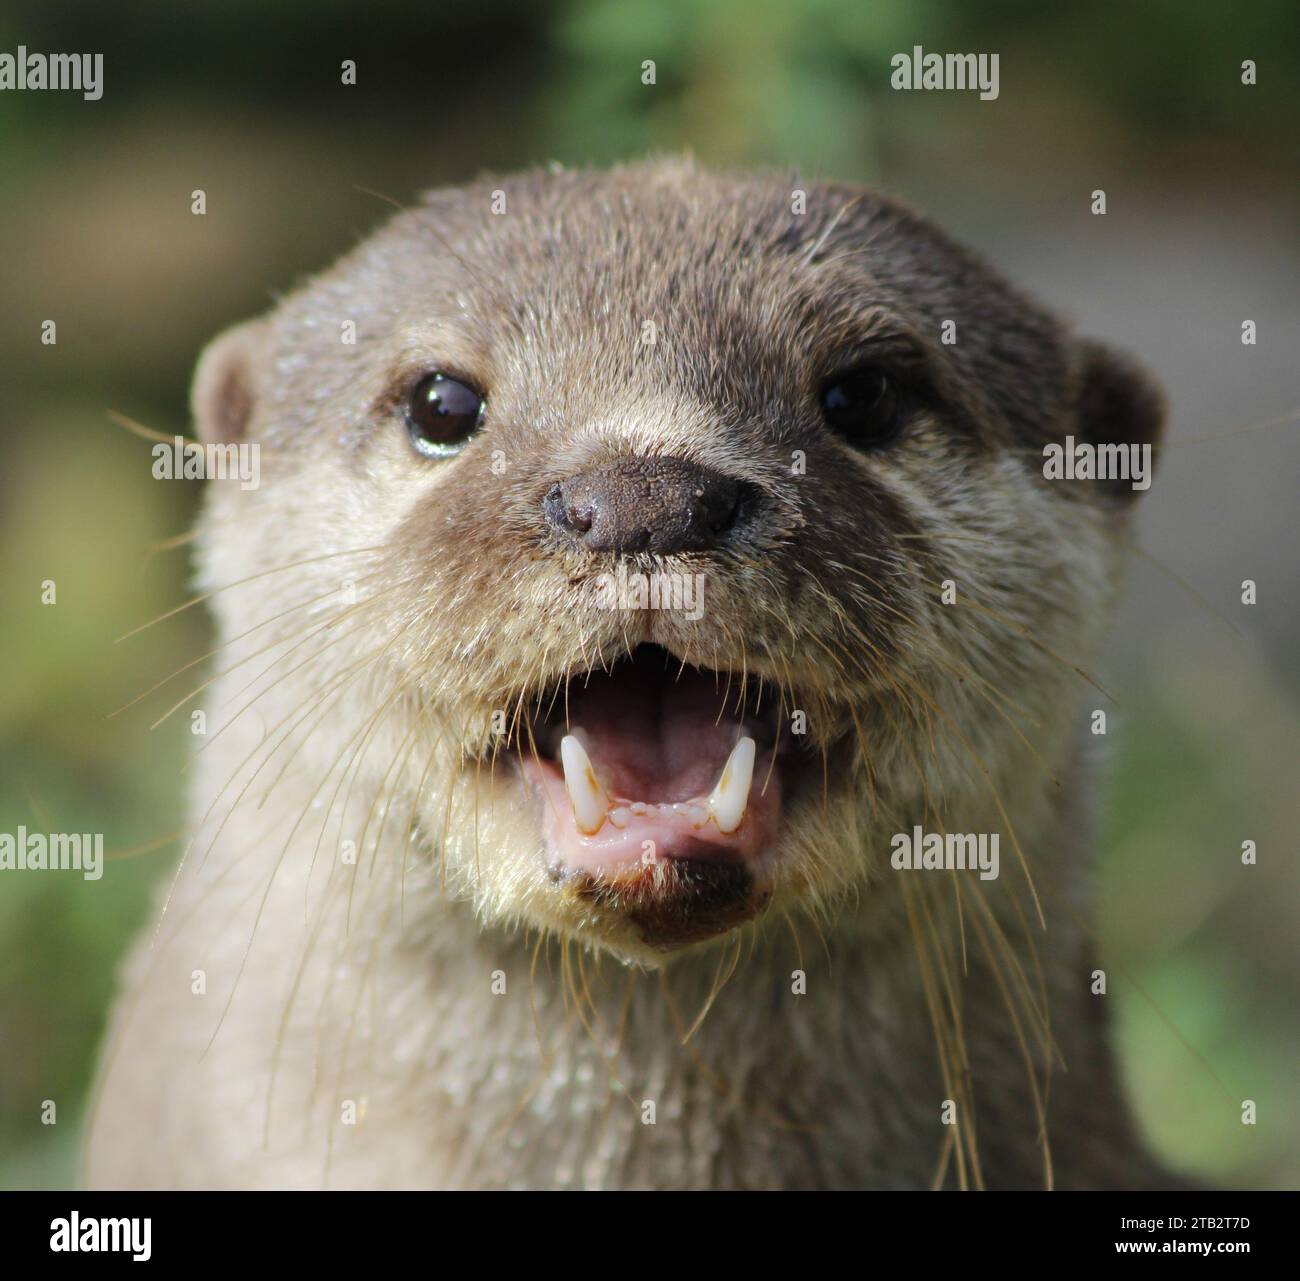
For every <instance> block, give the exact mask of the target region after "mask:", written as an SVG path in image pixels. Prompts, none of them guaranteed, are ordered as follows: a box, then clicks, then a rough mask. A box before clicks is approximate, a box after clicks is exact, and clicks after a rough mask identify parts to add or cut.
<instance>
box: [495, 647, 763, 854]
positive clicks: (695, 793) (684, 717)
mask: <svg viewBox="0 0 1300 1281" xmlns="http://www.w3.org/2000/svg"><path fill="white" fill-rule="evenodd" d="M736 692H737V691H736V687H735V686H734V685H733V687H732V689H731V692H730V697H729V698H727V699H726V702H725V710H724V694H725V693H726V681H725V679H722V680H719V681H716V682H715V680H714V678H713V677H712V676H711V675H706V674H704V673H701V672H695V671H690V670H688V671H686V672H684V673H682V674H681V675H680V676H678V674H677V669H676V668H675V667H674V668H671V669H669V671H668V672H667V674H663V673H659V672H656V671H655V670H654V669H653V668H650V669H648V670H647V669H646V668H645V666H644V665H643V666H639V667H638V668H637V669H636V670H633V671H624V672H620V673H619V674H618V675H617V677H616V678H610V677H607V676H604V675H603V674H601V673H597V674H596V675H595V676H593V677H592V678H591V680H590V681H589V682H587V683H586V684H585V685H584V683H583V682H582V681H581V680H575V681H574V682H573V683H572V685H571V686H570V688H569V698H568V709H567V711H568V717H567V719H568V726H569V732H570V733H573V734H575V735H576V736H577V737H578V739H579V740H580V741H581V742H582V744H583V746H584V748H585V749H586V751H587V754H588V756H589V757H590V758H591V761H592V765H593V768H594V769H595V773H596V777H597V779H598V781H599V782H600V784H601V786H602V787H603V788H604V789H605V792H606V794H607V795H608V796H609V797H610V798H611V801H612V802H613V803H614V806H615V808H616V809H617V810H618V812H619V818H620V821H621V822H622V823H623V826H621V827H620V826H616V825H615V824H614V823H613V822H612V821H610V820H606V822H605V824H604V825H603V826H602V827H601V828H600V830H599V831H598V832H596V833H595V834H594V835H592V836H587V835H584V834H583V833H582V832H581V831H579V830H578V827H577V824H576V823H575V821H574V817H573V807H572V805H571V804H570V802H569V797H568V793H567V791H566V790H565V786H564V775H563V772H562V771H561V769H560V768H559V766H558V763H556V762H552V761H547V760H538V759H537V758H535V757H534V756H533V754H532V753H531V752H528V751H525V752H523V753H521V756H520V759H521V761H522V764H523V768H524V775H525V777H526V778H527V779H528V780H529V782H530V783H531V784H532V785H533V787H534V788H535V789H536V790H537V791H538V792H539V793H540V794H541V796H542V798H543V804H544V810H545V814H544V820H543V828H544V833H545V836H546V844H547V860H548V863H549V864H550V866H551V867H552V868H553V869H555V870H557V871H561V872H564V871H584V872H589V873H592V874H611V873H618V872H627V871H629V870H631V869H633V868H635V867H636V866H637V865H640V864H644V863H646V862H648V861H652V860H654V859H681V858H690V859H696V860H701V861H750V860H753V859H755V858H757V857H758V856H759V855H760V854H761V853H762V852H763V850H764V849H765V848H766V847H767V846H768V845H769V844H770V842H771V840H772V838H773V837H774V836H775V833H776V828H777V825H778V823H779V820H780V812H781V780H780V771H779V769H773V768H772V756H771V753H770V751H760V752H759V753H758V757H757V760H756V761H755V765H754V781H753V786H752V788H751V790H750V795H749V806H748V809H747V810H746V813H745V818H744V820H743V822H742V823H741V825H740V827H739V828H738V829H737V830H736V831H734V832H731V833H724V832H722V831H720V830H719V828H718V826H717V824H716V823H714V822H713V821H712V820H708V821H706V822H704V823H703V824H702V825H700V826H696V823H695V821H693V819H692V815H691V814H690V813H688V812H686V809H685V807H682V808H681V809H679V810H672V809H670V808H669V806H670V805H672V804H674V803H680V802H685V801H691V800H695V799H698V798H704V799H705V800H707V798H708V795H709V793H710V792H712V791H713V788H714V785H715V784H716V783H717V781H718V777H719V775H720V774H721V773H722V767H723V766H724V765H725V764H726V761H727V757H728V756H729V755H730V754H731V749H732V748H733V747H734V746H735V745H736V740H737V739H738V738H739V737H740V736H741V733H742V732H743V731H742V725H741V722H740V720H739V718H738V717H737V715H736V706H735V700H736ZM556 710H557V712H558V713H560V715H561V716H563V712H564V709H563V708H560V707H557V709H556ZM720 713H721V714H720ZM618 802H622V803H623V804H622V805H621V806H620V805H618ZM631 803H638V809H641V808H643V807H645V812H641V813H636V812H633V813H631V814H630V815H629V813H628V809H627V807H628V805H629V804H631ZM701 808H702V807H700V806H696V807H692V809H694V811H695V817H696V818H698V816H699V813H700V810H701Z"/></svg>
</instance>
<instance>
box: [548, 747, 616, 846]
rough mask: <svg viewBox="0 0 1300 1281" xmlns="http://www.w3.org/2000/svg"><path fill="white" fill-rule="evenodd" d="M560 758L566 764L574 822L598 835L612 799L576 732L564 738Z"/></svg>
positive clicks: (583, 831) (565, 783)
mask: <svg viewBox="0 0 1300 1281" xmlns="http://www.w3.org/2000/svg"><path fill="white" fill-rule="evenodd" d="M560 761H561V763H562V764H563V766H564V787H565V790H566V791H567V792H568V793H569V803H570V804H571V805H572V806H573V819H574V822H576V823H577V825H578V830H579V831H580V832H582V833H584V834H585V835H587V836H595V835H596V833H597V832H599V831H600V829H601V826H602V824H603V823H604V822H605V812H606V811H607V810H608V809H609V800H608V798H607V797H606V796H605V789H604V788H603V787H601V785H600V784H599V783H598V782H596V771H595V770H594V769H592V768H591V758H590V757H589V756H588V755H587V753H586V752H585V751H584V750H583V746H582V744H581V743H580V742H578V740H577V739H576V738H575V737H574V736H573V735H572V734H566V735H565V736H564V737H563V738H562V739H561V740H560Z"/></svg>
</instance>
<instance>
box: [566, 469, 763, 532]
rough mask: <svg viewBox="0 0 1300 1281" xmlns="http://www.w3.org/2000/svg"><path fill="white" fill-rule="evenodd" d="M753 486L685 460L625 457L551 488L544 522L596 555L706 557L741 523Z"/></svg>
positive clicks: (571, 477) (580, 473)
mask: <svg viewBox="0 0 1300 1281" xmlns="http://www.w3.org/2000/svg"><path fill="white" fill-rule="evenodd" d="M749 492H750V487H749V486H748V485H746V484H744V483H743V482H742V481H738V480H733V479H732V478H731V477H729V476H723V475H722V474H721V473H719V472H716V471H710V470H709V469H708V468H707V467H700V466H698V465H697V464H695V463H688V462H685V461H684V460H682V459H680V458H620V459H618V460H617V461H616V462H612V463H607V464H605V466H603V467H596V468H593V469H592V470H591V471H584V472H579V474H578V475H576V476H570V477H569V479H568V480H565V481H561V482H560V483H559V484H556V485H552V486H551V488H550V490H549V491H548V493H547V495H546V499H545V501H544V504H543V506H544V507H545V510H546V519H547V520H548V521H549V522H550V523H551V525H552V526H553V527H554V528H555V529H557V530H559V531H560V532H561V533H562V534H564V535H565V536H566V537H567V538H569V539H570V540H572V541H574V542H577V543H579V544H581V546H583V547H585V548H586V549H587V550H588V551H593V552H654V553H657V554H659V555H661V556H667V555H672V554H673V553H675V552H695V551H707V550H709V548H711V547H715V546H717V544H718V542H719V540H720V539H721V538H722V537H723V535H724V534H726V533H727V532H728V531H729V530H730V529H732V528H733V527H734V526H735V525H736V523H737V521H738V520H739V519H740V516H741V510H742V507H743V506H744V500H745V499H746V497H747V496H748V494H749Z"/></svg>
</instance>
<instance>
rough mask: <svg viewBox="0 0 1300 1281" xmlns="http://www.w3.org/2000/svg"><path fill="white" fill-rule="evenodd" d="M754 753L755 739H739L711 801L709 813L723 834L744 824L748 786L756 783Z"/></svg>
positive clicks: (724, 767) (747, 801)
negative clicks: (754, 781)
mask: <svg viewBox="0 0 1300 1281" xmlns="http://www.w3.org/2000/svg"><path fill="white" fill-rule="evenodd" d="M755 751H756V748H755V746H754V740H753V739H752V738H741V739H738V740H737V742H736V745H735V747H733V748H732V749H731V755H730V756H728V757H727V763H726V764H725V765H724V766H723V767H722V777H721V778H719V779H718V785H717V786H716V787H715V788H714V789H713V794H712V795H711V796H710V797H709V813H710V814H711V815H712V816H713V821H714V822H715V823H716V824H717V825H718V830H719V831H720V832H726V833H731V832H734V831H735V830H736V829H737V828H738V827H739V826H740V825H741V823H742V822H743V821H744V818H745V807H746V806H747V805H748V804H749V785H750V783H752V782H753V780H754V754H755Z"/></svg>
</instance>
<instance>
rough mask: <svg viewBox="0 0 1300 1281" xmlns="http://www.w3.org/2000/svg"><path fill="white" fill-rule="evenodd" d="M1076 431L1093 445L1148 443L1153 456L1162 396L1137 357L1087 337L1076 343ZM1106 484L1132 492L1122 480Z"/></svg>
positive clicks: (1119, 491)
mask: <svg viewBox="0 0 1300 1281" xmlns="http://www.w3.org/2000/svg"><path fill="white" fill-rule="evenodd" d="M1080 352H1081V354H1080V373H1079V393H1078V400H1077V407H1078V413H1077V420H1076V424H1075V431H1076V433H1077V434H1078V435H1079V436H1080V437H1081V438H1082V439H1083V440H1086V441H1087V442H1088V443H1089V444H1092V445H1098V446H1101V445H1150V446H1151V447H1152V448H1151V452H1152V454H1153V455H1155V454H1156V453H1157V452H1158V450H1159V446H1160V441H1161V438H1162V437H1163V435H1164V430H1165V397H1164V393H1163V392H1162V391H1161V390H1160V385H1159V384H1158V383H1157V382H1156V380H1155V379H1154V378H1153V377H1152V376H1151V375H1150V374H1149V373H1148V372H1147V371H1146V370H1145V369H1144V368H1143V367H1142V366H1141V365H1140V364H1138V362H1137V361H1135V360H1133V359H1131V358H1130V357H1128V356H1126V355H1124V353H1123V352H1120V351H1116V350H1115V349H1114V348H1113V347H1108V346H1106V345H1105V344H1104V343H1099V342H1093V341H1092V340H1091V339H1086V340H1085V341H1084V342H1082V343H1081V344H1080ZM1107 488H1108V489H1110V491H1111V492H1112V493H1114V494H1116V495H1121V496H1127V497H1129V498H1131V497H1133V495H1134V493H1135V491H1134V489H1133V487H1132V486H1131V485H1130V484H1129V483H1128V482H1127V481H1122V482H1119V483H1117V484H1114V485H1107Z"/></svg>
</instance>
